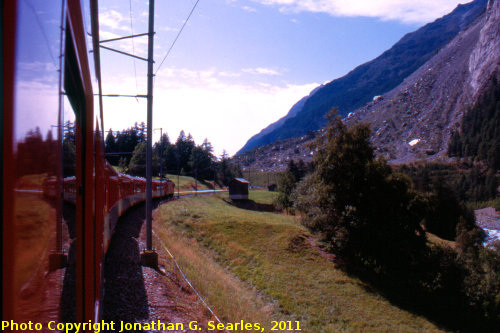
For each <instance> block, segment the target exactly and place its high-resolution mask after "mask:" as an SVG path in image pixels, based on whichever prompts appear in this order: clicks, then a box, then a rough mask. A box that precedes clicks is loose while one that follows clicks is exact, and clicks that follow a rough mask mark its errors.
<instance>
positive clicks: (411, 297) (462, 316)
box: [338, 264, 500, 332]
mask: <svg viewBox="0 0 500 333" xmlns="http://www.w3.org/2000/svg"><path fill="white" fill-rule="evenodd" d="M338 267H339V268H340V269H342V270H343V271H344V272H345V273H346V274H348V275H349V276H351V277H354V278H358V279H360V280H361V281H362V282H363V284H360V286H361V287H363V288H364V289H365V290H366V291H367V292H369V293H372V294H376V295H380V296H382V297H384V298H385V299H387V300H388V301H389V302H390V303H391V304H393V305H395V306H397V307H399V308H401V309H403V310H406V311H408V312H411V313H413V314H415V315H419V316H423V317H425V318H427V319H428V320H429V321H431V322H432V323H434V324H435V325H436V326H438V327H439V328H441V329H444V330H451V331H455V332H498V329H499V327H500V326H499V325H500V323H499V322H498V321H496V320H494V319H491V318H486V317H485V316H484V315H482V313H481V312H480V311H479V310H478V309H476V308H474V307H472V306H471V305H470V304H468V302H467V300H466V298H465V297H464V295H463V292H462V291H461V290H460V287H459V286H458V285H457V284H453V282H455V283H456V282H457V280H458V278H459V275H460V273H458V272H457V273H458V274H457V276H448V277H446V276H440V272H435V273H436V276H437V278H439V279H442V281H440V282H437V281H436V282H437V283H442V284H443V285H444V284H446V283H450V281H449V279H452V280H454V281H453V282H452V283H451V285H450V286H448V287H447V286H443V285H441V286H440V287H439V288H438V290H436V291H429V290H423V288H422V287H421V286H420V285H418V283H419V282H417V280H418V278H417V277H416V276H418V275H420V274H422V271H421V272H414V273H415V275H416V276H413V277H412V276H411V274H409V275H406V278H392V279H391V278H387V276H384V277H381V276H380V275H377V274H375V273H373V272H371V271H369V270H366V269H363V268H360V267H354V266H352V265H351V266H348V265H345V264H344V265H339V266H338ZM422 269H423V268H422ZM412 273H413V272H412ZM446 274H447V273H443V275H446ZM447 280H448V281H447Z"/></svg>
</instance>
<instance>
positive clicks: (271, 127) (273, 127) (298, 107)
mask: <svg viewBox="0 0 500 333" xmlns="http://www.w3.org/2000/svg"><path fill="white" fill-rule="evenodd" d="M321 88H323V85H320V86H318V87H316V88H314V89H313V90H312V91H311V92H310V93H309V95H308V96H305V97H303V98H302V99H300V100H299V101H298V102H297V103H295V104H294V105H293V106H292V108H291V109H290V111H288V113H287V114H286V115H285V116H284V117H282V118H280V119H279V120H277V121H275V122H274V123H272V124H271V125H269V126H267V127H266V128H264V129H263V130H262V131H260V132H259V133H258V134H255V135H254V136H252V137H251V138H250V140H248V141H247V143H246V144H245V146H244V147H243V148H241V149H240V150H239V151H238V152H237V153H236V154H239V153H242V152H244V151H247V150H249V149H252V148H253V147H255V145H253V144H252V143H253V142H255V141H256V140H258V139H259V138H260V137H263V136H264V135H267V134H269V133H271V132H273V131H274V130H276V129H278V128H279V127H280V126H282V125H283V124H284V123H285V122H286V121H287V120H288V119H290V118H293V117H295V116H296V115H297V113H299V111H300V110H302V109H303V108H304V105H305V104H306V101H307V100H308V99H309V98H310V97H311V96H312V95H314V94H315V93H316V92H317V91H318V90H319V89H321Z"/></svg>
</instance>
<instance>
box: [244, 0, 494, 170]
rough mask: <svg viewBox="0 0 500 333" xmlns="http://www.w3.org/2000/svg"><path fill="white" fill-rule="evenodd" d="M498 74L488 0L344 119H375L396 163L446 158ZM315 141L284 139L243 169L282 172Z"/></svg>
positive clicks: (376, 135)
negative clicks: (437, 47)
mask: <svg viewBox="0 0 500 333" xmlns="http://www.w3.org/2000/svg"><path fill="white" fill-rule="evenodd" d="M493 78H496V79H497V81H500V0H489V1H488V4H487V9H486V11H483V13H482V14H480V15H479V16H478V17H476V19H475V20H474V21H473V22H471V23H470V24H469V25H468V26H467V27H466V28H464V29H463V30H462V31H461V32H460V33H459V34H458V35H457V36H455V38H453V39H452V40H451V41H450V42H449V43H448V44H446V45H445V46H444V47H443V48H442V49H441V50H440V51H439V52H437V54H435V55H434V56H433V57H432V58H431V59H429V60H428V61H427V62H425V63H424V64H423V65H422V66H421V67H420V68H418V69H417V70H416V71H414V73H413V74H411V75H410V76H408V77H407V78H406V79H405V80H404V81H403V82H402V83H401V84H400V85H398V86H397V87H396V88H394V89H392V90H391V91H389V92H387V93H386V94H383V95H381V96H379V97H377V98H375V99H374V100H373V101H371V102H369V103H368V104H367V105H365V106H364V107H362V108H360V109H358V110H356V111H353V112H352V113H350V114H349V115H348V116H347V117H346V118H345V121H346V123H348V124H355V123H359V122H364V123H370V124H371V128H372V140H373V143H374V144H375V146H376V147H377V152H378V154H379V155H383V156H385V157H387V158H388V159H389V160H391V161H392V162H394V163H404V162H410V161H415V160H419V159H431V160H433V159H440V158H441V159H443V158H447V157H446V151H447V147H448V143H449V140H450V137H451V135H452V133H453V132H454V131H456V130H458V129H459V125H460V121H461V120H462V117H463V115H464V113H465V111H466V110H467V108H468V107H470V106H472V105H473V104H474V103H475V102H476V101H477V100H478V99H479V97H480V96H481V95H482V94H483V92H484V91H485V89H486V87H487V86H488V84H489V83H490V82H491V80H492V79H493ZM312 139H313V136H302V137H300V138H297V139H292V140H284V141H279V142H276V143H273V144H269V145H266V146H263V147H259V148H254V149H251V150H249V151H248V152H244V153H242V154H240V155H238V156H237V157H236V158H237V159H238V161H239V162H240V163H241V164H242V166H243V167H247V166H251V167H256V168H262V169H266V170H267V169H269V168H272V169H278V170H281V169H284V168H285V167H286V161H287V160H288V159H295V160H298V159H300V158H302V159H304V160H305V161H307V160H310V159H311V157H312V155H313V153H314V152H312V151H310V149H309V148H308V143H309V142H310V141H311V140H312ZM272 161H274V163H275V164H273V163H272ZM271 165H272V167H270V166H271Z"/></svg>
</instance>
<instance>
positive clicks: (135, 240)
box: [102, 190, 227, 332]
mask: <svg viewBox="0 0 500 333" xmlns="http://www.w3.org/2000/svg"><path fill="white" fill-rule="evenodd" d="M224 192H227V190H215V191H213V190H206V191H180V192H179V193H178V195H179V197H186V196H192V195H210V194H214V193H224ZM169 200H175V198H173V199H169ZM167 201H168V200H167ZM164 202H166V201H165V200H163V201H162V200H155V201H154V205H153V207H154V208H156V207H158V205H159V204H161V203H164ZM144 220H145V204H143V203H142V204H138V205H136V206H134V207H132V208H130V209H129V210H128V211H127V212H126V213H125V214H124V215H122V216H121V217H120V219H119V221H118V223H117V226H116V229H115V233H114V234H113V237H112V239H111V242H110V246H109V249H108V252H107V254H106V258H105V261H104V290H105V295H104V299H103V313H102V315H103V320H104V321H106V322H110V321H114V322H115V323H119V322H121V321H123V322H128V323H135V322H141V323H146V322H152V321H155V322H156V321H158V320H160V321H161V322H163V323H179V322H181V323H184V326H185V328H186V327H187V324H188V323H189V322H190V321H198V322H199V323H200V324H202V329H201V331H199V332H206V327H204V325H206V323H207V322H208V320H213V319H211V315H210V313H209V311H207V309H206V308H205V307H204V305H203V304H202V303H201V302H200V301H199V299H198V298H197V296H196V294H195V293H194V292H193V290H192V289H191V288H189V286H188V284H187V283H186V281H185V280H184V279H183V278H182V276H180V275H179V273H178V272H176V271H175V269H173V270H172V271H170V270H169V269H167V270H165V267H174V265H175V264H174V263H173V262H171V261H172V259H171V258H169V257H168V255H167V254H166V253H163V251H162V250H160V249H159V252H160V253H159V257H160V258H159V264H160V267H161V268H162V269H161V270H154V269H152V268H149V267H143V266H141V249H142V248H144V247H145V243H146V242H145V223H144ZM141 332H142V331H141Z"/></svg>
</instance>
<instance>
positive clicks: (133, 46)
mask: <svg viewBox="0 0 500 333" xmlns="http://www.w3.org/2000/svg"><path fill="white" fill-rule="evenodd" d="M128 5H129V13H130V32H131V34H132V35H133V34H134V25H133V23H132V0H128ZM132 54H135V43H134V39H133V38H132ZM132 61H133V63H134V77H135V89H137V91H139V85H138V84H137V68H136V66H135V59H133V60H132ZM136 101H137V102H139V101H138V100H137V98H136Z"/></svg>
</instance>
